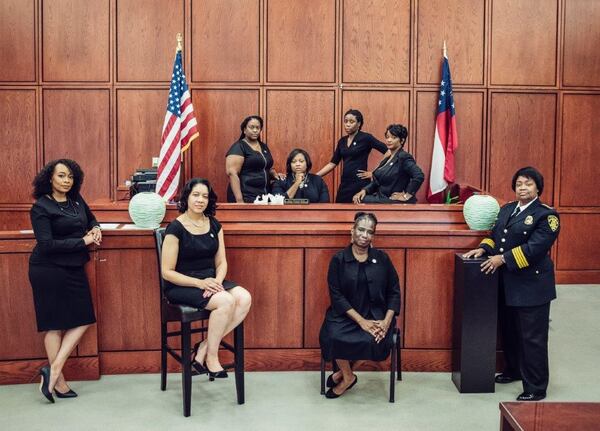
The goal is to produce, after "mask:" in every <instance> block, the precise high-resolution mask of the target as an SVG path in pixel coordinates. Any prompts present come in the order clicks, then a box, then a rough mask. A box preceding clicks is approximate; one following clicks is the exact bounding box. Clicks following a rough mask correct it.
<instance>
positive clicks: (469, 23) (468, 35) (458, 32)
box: [417, 0, 485, 85]
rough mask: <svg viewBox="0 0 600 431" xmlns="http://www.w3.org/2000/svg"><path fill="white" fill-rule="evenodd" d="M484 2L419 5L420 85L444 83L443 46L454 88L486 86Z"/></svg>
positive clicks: (463, 0)
mask: <svg viewBox="0 0 600 431" xmlns="http://www.w3.org/2000/svg"><path fill="white" fill-rule="evenodd" d="M484 35H485V2H482V1H481V0H449V1H445V2H444V3H443V4H441V3H438V2H431V1H420V2H418V3H417V82H418V83H419V84H438V83H439V82H440V81H441V64H442V46H443V42H444V40H445V41H446V44H447V47H448V58H449V60H450V67H451V70H452V81H453V83H454V84H471V85H480V84H483V83H484V66H485V62H484V51H485V38H484Z"/></svg>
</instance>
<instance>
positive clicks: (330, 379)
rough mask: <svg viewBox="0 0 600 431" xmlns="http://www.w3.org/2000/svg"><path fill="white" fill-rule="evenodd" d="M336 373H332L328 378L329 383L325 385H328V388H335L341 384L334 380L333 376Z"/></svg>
mask: <svg viewBox="0 0 600 431" xmlns="http://www.w3.org/2000/svg"><path fill="white" fill-rule="evenodd" d="M334 374H335V373H331V374H330V375H329V377H327V382H326V383H325V385H327V387H328V388H333V387H334V386H335V385H337V384H338V383H339V382H336V381H335V380H333V375H334Z"/></svg>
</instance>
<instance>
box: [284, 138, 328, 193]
mask: <svg viewBox="0 0 600 431" xmlns="http://www.w3.org/2000/svg"><path fill="white" fill-rule="evenodd" d="M285 166H286V170H287V175H286V177H285V179H283V180H276V181H275V182H274V183H273V194H280V195H284V196H285V197H286V198H289V199H308V201H309V202H311V203H319V202H320V203H324V202H329V189H328V188H327V184H325V181H323V178H321V177H320V176H318V175H314V174H311V173H310V169H311V168H312V162H311V160H310V156H309V155H308V153H307V152H306V151H304V150H302V149H300V148H296V149H294V150H292V152H291V153H290V155H289V156H288V158H287V161H286V162H285Z"/></svg>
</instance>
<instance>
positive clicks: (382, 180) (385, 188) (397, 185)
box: [365, 150, 425, 197]
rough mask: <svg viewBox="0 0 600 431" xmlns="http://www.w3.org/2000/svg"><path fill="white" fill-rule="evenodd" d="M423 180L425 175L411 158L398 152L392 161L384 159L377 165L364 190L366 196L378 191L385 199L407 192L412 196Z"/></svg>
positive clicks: (407, 154) (402, 152) (402, 151)
mask: <svg viewBox="0 0 600 431" xmlns="http://www.w3.org/2000/svg"><path fill="white" fill-rule="evenodd" d="M388 161H389V163H388ZM424 180H425V175H423V171H422V170H421V168H419V166H417V162H415V159H414V158H413V156H411V155H410V154H409V153H407V152H406V151H404V150H399V151H398V152H397V153H396V154H394V155H393V156H392V160H390V158H389V157H386V158H384V159H383V160H382V161H381V163H379V166H377V168H376V169H375V170H374V171H373V181H372V182H371V183H369V185H368V186H367V187H365V190H366V192H367V194H372V193H375V192H377V191H379V192H380V193H382V194H383V195H385V196H387V197H390V196H391V195H392V193H394V192H407V193H410V194H411V195H413V196H414V195H415V194H416V193H417V190H419V187H421V184H423V181H424Z"/></svg>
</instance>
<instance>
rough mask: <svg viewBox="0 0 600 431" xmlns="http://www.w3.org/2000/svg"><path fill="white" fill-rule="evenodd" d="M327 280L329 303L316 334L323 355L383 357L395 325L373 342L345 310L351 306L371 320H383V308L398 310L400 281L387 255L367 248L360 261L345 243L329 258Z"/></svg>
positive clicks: (391, 341) (332, 357)
mask: <svg viewBox="0 0 600 431" xmlns="http://www.w3.org/2000/svg"><path fill="white" fill-rule="evenodd" d="M327 283H328V285H329V295H330V297H331V306H330V307H329V308H328V309H327V312H326V313H325V320H324V322H323V325H322V326H321V332H320V334H319V343H320V345H321V354H322V355H323V358H325V359H326V360H327V361H331V360H332V359H345V360H359V359H367V360H372V361H383V360H384V359H385V358H387V356H388V355H389V353H390V349H391V347H392V345H393V339H392V335H393V331H392V329H393V328H394V326H395V325H394V324H392V325H390V330H389V331H388V333H387V334H386V336H385V338H384V339H383V340H382V341H381V342H379V343H376V342H375V338H373V336H372V335H371V334H369V333H368V332H365V331H363V330H362V329H361V327H360V326H359V325H358V324H357V323H356V322H354V320H352V319H351V318H350V317H348V315H347V314H346V312H347V311H348V310H350V309H351V308H352V309H354V310H355V311H356V312H357V313H358V314H360V315H361V316H362V317H364V318H366V319H372V320H383V319H384V318H385V315H386V313H387V310H393V311H394V314H395V315H398V314H399V313H400V282H399V280H398V274H397V272H396V269H395V268H394V265H393V264H392V262H391V260H390V258H389V257H388V255H387V254H386V253H385V252H383V251H381V250H378V249H376V248H371V249H369V255H368V258H367V260H366V261H365V262H363V263H360V262H358V261H357V260H356V258H355V257H354V254H353V253H352V246H348V247H346V248H345V249H344V250H342V251H339V252H338V253H337V254H336V255H335V256H333V258H332V259H331V262H330V263H329V271H328V273H327Z"/></svg>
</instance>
